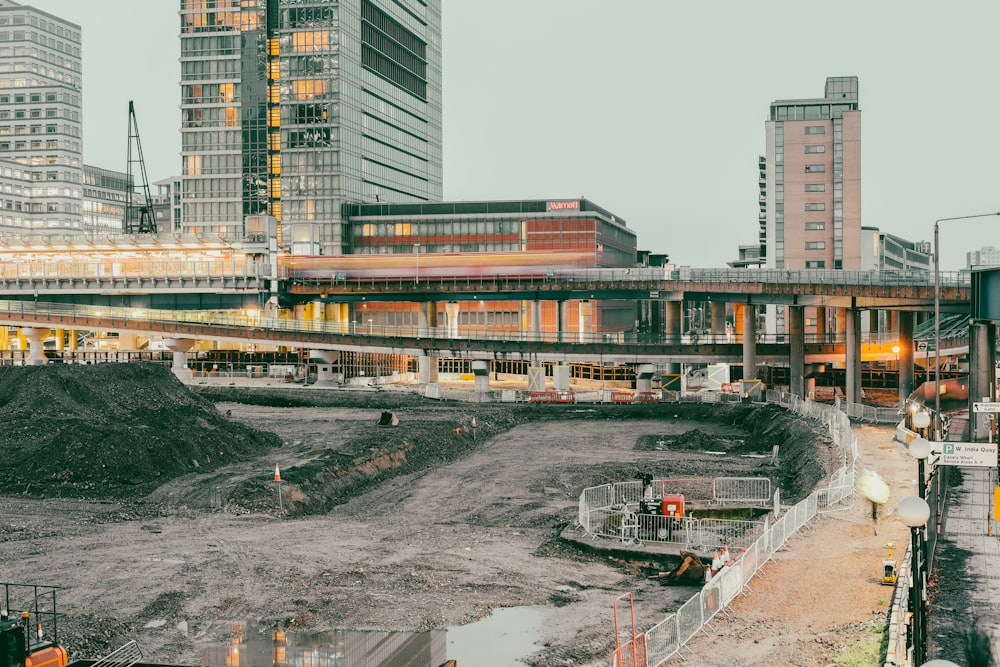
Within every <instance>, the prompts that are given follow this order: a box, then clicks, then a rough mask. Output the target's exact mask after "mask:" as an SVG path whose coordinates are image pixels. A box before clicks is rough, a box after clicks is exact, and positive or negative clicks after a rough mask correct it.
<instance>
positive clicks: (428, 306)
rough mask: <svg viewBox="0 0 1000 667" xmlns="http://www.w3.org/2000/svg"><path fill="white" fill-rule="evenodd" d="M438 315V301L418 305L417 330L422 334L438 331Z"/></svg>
mask: <svg viewBox="0 0 1000 667" xmlns="http://www.w3.org/2000/svg"><path fill="white" fill-rule="evenodd" d="M437 315H438V311H437V301H429V302H427V303H421V304H418V305H417V328H418V329H419V331H420V333H421V334H424V335H426V334H428V333H433V332H434V330H435V329H437V325H438V316H437ZM435 382H436V380H435Z"/></svg>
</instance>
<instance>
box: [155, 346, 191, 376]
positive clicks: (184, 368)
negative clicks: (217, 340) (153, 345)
mask: <svg viewBox="0 0 1000 667" xmlns="http://www.w3.org/2000/svg"><path fill="white" fill-rule="evenodd" d="M194 344H195V341H194V339H193V338H164V339H163V346H164V347H165V348H167V349H168V350H170V351H171V352H173V353H174V358H173V364H172V365H171V366H170V370H171V372H172V373H173V374H174V375H176V376H177V379H179V380H180V381H181V382H190V381H191V380H192V379H193V378H194V374H193V373H192V372H191V369H190V368H188V365H187V353H188V350H190V349H191V348H192V347H194Z"/></svg>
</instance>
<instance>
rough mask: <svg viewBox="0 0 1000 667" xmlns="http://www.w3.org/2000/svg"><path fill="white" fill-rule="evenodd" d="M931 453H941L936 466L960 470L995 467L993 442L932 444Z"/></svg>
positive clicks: (995, 458)
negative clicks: (954, 467)
mask: <svg viewBox="0 0 1000 667" xmlns="http://www.w3.org/2000/svg"><path fill="white" fill-rule="evenodd" d="M931 450H932V452H933V453H935V454H936V453H938V452H941V454H940V456H939V457H938V458H937V461H936V463H937V465H942V466H959V467H960V468H994V467H996V465H997V444H996V443H995V442H932V443H931Z"/></svg>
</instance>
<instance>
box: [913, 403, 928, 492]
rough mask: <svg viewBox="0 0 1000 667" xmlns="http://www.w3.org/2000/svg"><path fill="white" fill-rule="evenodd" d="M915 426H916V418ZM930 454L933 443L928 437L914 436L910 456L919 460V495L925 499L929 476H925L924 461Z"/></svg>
mask: <svg viewBox="0 0 1000 667" xmlns="http://www.w3.org/2000/svg"><path fill="white" fill-rule="evenodd" d="M918 414H922V413H918ZM914 417H915V416H914ZM914 426H916V419H914ZM930 455H931V443H929V442H928V441H927V439H926V438H914V439H913V441H912V442H911V443H910V456H912V457H913V458H915V459H916V460H917V491H918V494H917V495H918V496H919V497H920V498H923V499H924V500H926V499H927V495H926V489H927V485H926V479H927V478H926V477H925V476H924V461H926V460H927V457H928V456H930Z"/></svg>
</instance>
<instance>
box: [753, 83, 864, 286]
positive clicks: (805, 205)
mask: <svg viewBox="0 0 1000 667" xmlns="http://www.w3.org/2000/svg"><path fill="white" fill-rule="evenodd" d="M765 132H766V136H767V148H766V151H767V154H766V156H765V159H764V160H763V161H762V163H763V164H766V176H765V178H763V179H762V180H763V181H764V182H765V183H766V188H765V194H764V196H765V198H766V207H765V216H764V225H765V229H764V236H765V243H764V246H765V253H766V267H767V268H777V269H860V268H861V111H860V110H859V109H858V78H857V77H856V76H846V77H830V78H828V79H827V80H826V89H825V94H824V96H823V97H821V98H818V99H793V100H776V101H774V102H771V107H770V115H769V117H768V120H767V122H766V123H765Z"/></svg>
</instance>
